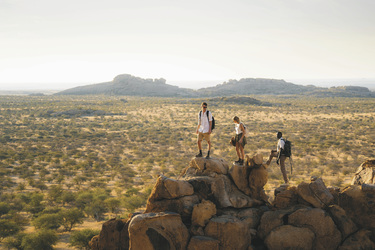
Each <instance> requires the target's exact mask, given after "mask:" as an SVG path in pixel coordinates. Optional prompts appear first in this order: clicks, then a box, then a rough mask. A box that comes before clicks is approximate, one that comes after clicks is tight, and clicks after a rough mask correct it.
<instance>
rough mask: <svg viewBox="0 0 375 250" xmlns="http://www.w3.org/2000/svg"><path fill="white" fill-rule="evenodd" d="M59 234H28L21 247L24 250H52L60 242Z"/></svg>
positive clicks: (42, 232) (52, 232) (47, 232)
mask: <svg viewBox="0 0 375 250" xmlns="http://www.w3.org/2000/svg"><path fill="white" fill-rule="evenodd" d="M58 239H59V238H58V237H57V234H56V233H55V232H54V231H52V230H42V231H39V232H36V233H31V234H27V235H25V236H24V237H23V238H22V243H21V247H22V249H23V250H35V249H43V250H52V249H53V247H52V246H53V245H55V244H56V242H57V241H58Z"/></svg>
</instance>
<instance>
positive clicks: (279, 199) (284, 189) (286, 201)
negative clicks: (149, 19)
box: [273, 185, 298, 209]
mask: <svg viewBox="0 0 375 250" xmlns="http://www.w3.org/2000/svg"><path fill="white" fill-rule="evenodd" d="M297 204H298V194H297V188H296V187H291V186H289V185H281V186H280V187H278V188H276V189H275V199H274V201H273V206H274V207H276V208H279V209H280V208H281V209H282V208H287V207H292V206H295V205H297Z"/></svg>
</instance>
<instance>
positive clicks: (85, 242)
mask: <svg viewBox="0 0 375 250" xmlns="http://www.w3.org/2000/svg"><path fill="white" fill-rule="evenodd" d="M98 234H99V230H92V229H83V230H80V231H75V232H72V234H71V236H70V246H71V247H76V248H78V249H87V250H88V249H90V247H89V242H90V241H91V239H92V237H94V236H95V235H98Z"/></svg>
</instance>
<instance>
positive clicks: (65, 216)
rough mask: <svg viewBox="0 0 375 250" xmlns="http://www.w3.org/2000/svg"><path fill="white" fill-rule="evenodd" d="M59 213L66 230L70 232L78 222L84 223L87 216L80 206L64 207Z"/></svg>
mask: <svg viewBox="0 0 375 250" xmlns="http://www.w3.org/2000/svg"><path fill="white" fill-rule="evenodd" d="M59 214H60V216H61V220H62V222H61V223H62V225H63V226H64V228H65V230H66V231H69V232H70V231H71V230H72V228H73V227H74V226H75V225H76V224H82V223H83V218H85V215H84V214H83V212H82V210H80V209H78V208H73V209H64V210H61V211H60V213H59Z"/></svg>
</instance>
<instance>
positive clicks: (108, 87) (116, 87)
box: [56, 74, 194, 97]
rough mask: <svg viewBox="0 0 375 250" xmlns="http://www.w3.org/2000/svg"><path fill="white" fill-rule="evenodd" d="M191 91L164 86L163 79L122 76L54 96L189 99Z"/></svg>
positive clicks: (164, 81) (191, 94)
mask: <svg viewBox="0 0 375 250" xmlns="http://www.w3.org/2000/svg"><path fill="white" fill-rule="evenodd" d="M193 92H194V91H193V90H189V89H183V88H179V87H177V86H172V85H169V84H166V80H165V79H162V78H161V79H143V78H140V77H135V76H132V75H128V74H124V75H118V76H116V77H115V78H114V79H113V81H111V82H104V83H98V84H91V85H86V86H80V87H75V88H71V89H67V90H64V91H61V92H58V93H56V95H124V96H160V97H171V96H173V97H190V96H193Z"/></svg>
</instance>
